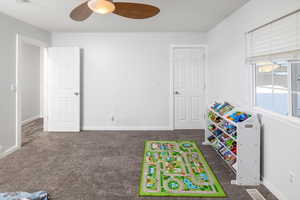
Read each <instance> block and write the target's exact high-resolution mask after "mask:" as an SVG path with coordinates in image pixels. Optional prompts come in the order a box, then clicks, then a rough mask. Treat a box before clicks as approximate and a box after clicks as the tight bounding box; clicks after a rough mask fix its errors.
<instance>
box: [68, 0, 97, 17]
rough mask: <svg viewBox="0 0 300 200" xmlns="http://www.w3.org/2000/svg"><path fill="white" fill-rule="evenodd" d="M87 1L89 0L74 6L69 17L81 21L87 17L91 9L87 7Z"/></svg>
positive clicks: (90, 13)
mask: <svg viewBox="0 0 300 200" xmlns="http://www.w3.org/2000/svg"><path fill="white" fill-rule="evenodd" d="M88 2H89V1H86V2H85V3H83V4H80V5H79V6H77V7H76V8H74V9H73V10H72V12H71V14H70V17H71V18H72V19H73V20H75V21H83V20H86V19H87V18H89V17H90V16H91V15H92V13H93V11H92V10H91V9H90V8H89V6H88Z"/></svg>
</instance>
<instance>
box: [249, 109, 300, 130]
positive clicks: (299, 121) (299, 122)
mask: <svg viewBox="0 0 300 200" xmlns="http://www.w3.org/2000/svg"><path fill="white" fill-rule="evenodd" d="M253 112H254V113H256V114H259V115H261V116H262V117H264V116H266V117H268V118H271V119H274V120H277V121H280V122H282V123H284V124H287V125H289V126H294V127H296V128H300V118H297V117H292V116H284V115H281V114H278V113H275V112H272V111H269V110H265V109H263V108H260V107H253Z"/></svg>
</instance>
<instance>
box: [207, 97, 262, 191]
mask: <svg viewBox="0 0 300 200" xmlns="http://www.w3.org/2000/svg"><path fill="white" fill-rule="evenodd" d="M206 120H207V126H206V130H205V143H206V144H211V145H212V146H213V148H214V149H215V150H216V152H217V153H218V155H219V156H220V157H221V158H222V159H223V160H224V162H225V163H226V164H227V165H228V166H229V167H230V168H231V169H232V171H233V172H234V173H235V174H236V180H232V183H233V184H237V185H259V184H260V123H259V121H258V118H257V115H256V114H253V113H249V112H244V111H243V110H242V109H240V108H238V107H234V106H232V105H230V104H229V103H227V102H224V103H217V102H216V103H214V104H212V105H211V106H210V107H209V108H208V110H207V114H206Z"/></svg>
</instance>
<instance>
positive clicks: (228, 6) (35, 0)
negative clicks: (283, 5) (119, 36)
mask: <svg viewBox="0 0 300 200" xmlns="http://www.w3.org/2000/svg"><path fill="white" fill-rule="evenodd" d="M17 1H19V0H0V12H3V13H6V14H7V15H10V16H13V17H15V18H17V19H19V20H22V21H24V22H27V23H29V24H32V25H35V26H38V27H40V28H43V29H45V30H48V31H52V32H73V31H74V32H98V31H99V32H103V31H105V32H147V31H152V32H173V31H174V32H177V31H179V32H193V31H203V32H206V31H208V30H210V29H211V28H212V27H214V26H215V25H216V24H218V23H219V22H220V21H221V20H222V19H224V18H225V17H226V16H228V15H229V14H231V13H232V12H233V11H235V10H236V9H238V8H240V7H241V6H243V5H244V4H245V3H246V2H248V1H249V0H124V1H127V2H137V3H138V2H140V3H148V4H152V5H155V6H157V7H159V8H160V9H161V12H160V13H159V15H157V16H155V17H153V18H150V19H146V20H132V19H127V18H123V17H120V16H117V15H114V14H109V15H97V14H94V15H93V16H92V17H90V18H89V19H88V20H86V21H84V22H75V21H72V20H71V19H70V18H69V13H70V12H71V10H72V9H73V8H74V7H76V6H77V5H78V4H80V3H81V2H84V1H85V0H30V1H31V2H30V3H17ZM118 1H122V0H118ZM115 2H117V0H115Z"/></svg>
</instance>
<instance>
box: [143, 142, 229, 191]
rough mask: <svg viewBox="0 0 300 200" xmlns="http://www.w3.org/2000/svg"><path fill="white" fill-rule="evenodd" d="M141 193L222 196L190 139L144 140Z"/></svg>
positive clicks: (217, 183)
mask: <svg viewBox="0 0 300 200" xmlns="http://www.w3.org/2000/svg"><path fill="white" fill-rule="evenodd" d="M140 195H141V196H185V197H225V196H226V194H225V192H224V190H223V188H222V186H221V185H220V183H219V181H218V179H217V178H216V176H215V175H214V173H213V172H212V170H211V168H210V167H209V165H208V164H207V162H206V160H205V158H204V156H203V154H202V153H201V151H200V150H199V149H198V147H197V145H196V143H195V142H193V141H146V142H145V155H144V161H143V168H142V175H141V183H140Z"/></svg>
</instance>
